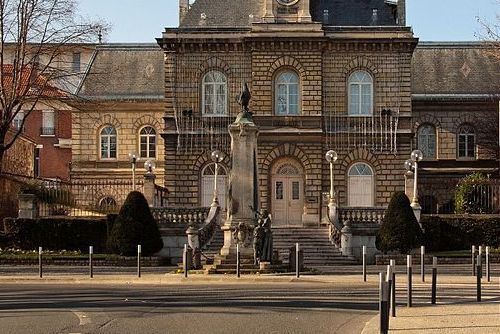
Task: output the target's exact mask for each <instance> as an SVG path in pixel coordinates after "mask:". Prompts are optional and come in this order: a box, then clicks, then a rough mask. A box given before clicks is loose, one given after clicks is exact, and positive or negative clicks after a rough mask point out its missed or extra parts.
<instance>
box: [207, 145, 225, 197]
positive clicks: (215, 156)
mask: <svg viewBox="0 0 500 334" xmlns="http://www.w3.org/2000/svg"><path fill="white" fill-rule="evenodd" d="M210 158H211V159H212V161H213V162H214V163H215V175H214V198H213V200H212V206H218V205H219V200H218V199H217V172H218V169H219V163H220V162H222V160H223V159H224V157H223V155H222V152H221V151H219V150H215V151H213V152H212V154H211V156H210Z"/></svg>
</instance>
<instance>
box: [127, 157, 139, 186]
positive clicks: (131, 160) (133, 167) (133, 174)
mask: <svg viewBox="0 0 500 334" xmlns="http://www.w3.org/2000/svg"><path fill="white" fill-rule="evenodd" d="M128 159H129V161H130V163H131V164H132V191H135V165H136V163H137V153H135V152H132V153H129V154H128Z"/></svg>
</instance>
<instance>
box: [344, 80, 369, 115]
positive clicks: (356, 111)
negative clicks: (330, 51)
mask: <svg viewBox="0 0 500 334" xmlns="http://www.w3.org/2000/svg"><path fill="white" fill-rule="evenodd" d="M359 75H362V76H363V77H362V78H359ZM366 78H368V79H369V80H365V79H366ZM347 85H348V102H347V103H348V107H347V108H348V114H349V116H372V115H373V77H372V75H371V74H370V73H368V72H367V71H361V70H360V71H355V72H353V73H351V75H350V76H349V80H348V82H347ZM365 86H368V87H369V97H370V104H369V106H368V108H367V110H364V108H363V87H365ZM354 93H357V95H356V96H354ZM356 99H357V101H354V100H356ZM353 102H355V104H353Z"/></svg>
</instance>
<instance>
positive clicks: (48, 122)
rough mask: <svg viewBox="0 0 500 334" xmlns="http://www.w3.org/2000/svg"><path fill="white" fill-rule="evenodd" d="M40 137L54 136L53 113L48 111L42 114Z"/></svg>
mask: <svg viewBox="0 0 500 334" xmlns="http://www.w3.org/2000/svg"><path fill="white" fill-rule="evenodd" d="M40 134H41V135H42V136H53V135H54V134H55V125H54V111H52V110H48V111H43V112H42V130H41V133H40Z"/></svg>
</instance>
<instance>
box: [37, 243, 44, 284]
mask: <svg viewBox="0 0 500 334" xmlns="http://www.w3.org/2000/svg"><path fill="white" fill-rule="evenodd" d="M38 275H39V276H40V278H42V277H43V268H42V247H38Z"/></svg>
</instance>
